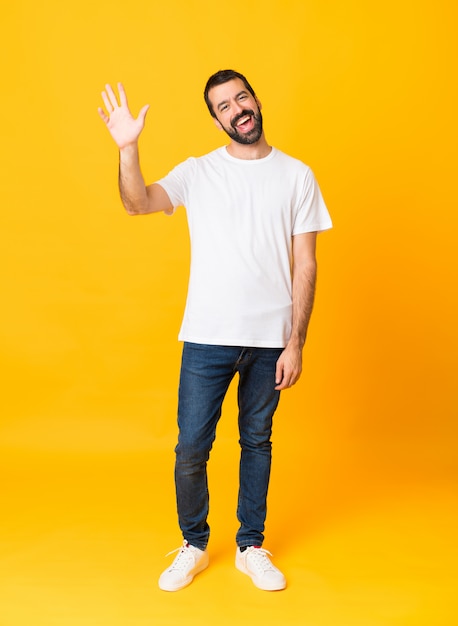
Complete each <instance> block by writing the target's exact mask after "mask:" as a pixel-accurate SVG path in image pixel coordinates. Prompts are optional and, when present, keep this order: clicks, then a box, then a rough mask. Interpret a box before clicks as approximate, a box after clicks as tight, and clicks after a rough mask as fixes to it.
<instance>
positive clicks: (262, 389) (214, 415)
mask: <svg viewBox="0 0 458 626" xmlns="http://www.w3.org/2000/svg"><path fill="white" fill-rule="evenodd" d="M282 351H283V349H282V348H243V347H232V346H213V345H202V344H194V343H185V344H184V347H183V357H182V364H181V376H180V387H179V398H178V427H179V436H178V444H177V446H176V448H175V453H176V464H175V484H176V495H177V508H178V521H179V524H180V528H181V531H182V533H183V537H184V539H185V540H186V541H188V542H189V543H190V544H191V545H193V546H195V547H197V548H200V549H201V550H204V549H205V548H206V546H207V543H208V538H209V534H210V528H209V525H208V522H207V516H208V505H209V495H208V483H207V461H208V459H209V456H210V450H211V448H212V445H213V442H214V439H215V435H216V426H217V423H218V420H219V418H220V417H221V405H222V402H223V400H224V397H225V395H226V392H227V390H228V387H229V384H230V382H231V380H232V379H233V378H234V376H235V374H236V373H238V374H239V385H238V406H239V418H238V424H239V433H240V440H239V443H240V447H241V456H240V477H239V496H238V505H237V518H238V520H239V522H240V527H239V530H238V532H237V536H236V542H237V545H238V546H240V547H243V546H250V545H257V546H261V545H262V542H263V540H264V535H263V531H264V522H265V518H266V500H267V490H268V485H269V477H270V466H271V448H272V444H271V440H270V439H271V434H272V417H273V414H274V412H275V409H276V408H277V405H278V401H279V398H280V392H279V391H276V390H275V367H276V363H277V360H278V358H279V356H280V354H281V353H282ZM222 488H223V489H224V486H223V485H222Z"/></svg>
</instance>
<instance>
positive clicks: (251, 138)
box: [223, 109, 262, 145]
mask: <svg viewBox="0 0 458 626" xmlns="http://www.w3.org/2000/svg"><path fill="white" fill-rule="evenodd" d="M247 115H249V116H251V117H252V118H253V120H254V126H253V128H252V129H251V130H250V131H249V132H248V133H240V132H239V130H238V128H237V122H238V121H239V120H241V119H242V117H246V116H247ZM223 129H224V131H225V132H226V134H227V135H229V137H230V138H231V139H233V140H234V141H236V142H237V143H241V144H244V145H251V144H253V143H256V142H257V141H259V139H260V138H261V135H262V114H261V111H259V110H258V112H257V113H255V112H254V111H252V110H251V109H245V110H244V111H242V112H241V113H239V114H238V115H236V116H235V117H234V119H232V120H231V126H230V128H226V126H223Z"/></svg>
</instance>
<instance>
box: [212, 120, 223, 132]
mask: <svg viewBox="0 0 458 626" xmlns="http://www.w3.org/2000/svg"><path fill="white" fill-rule="evenodd" d="M213 121H214V122H215V126H216V128H217V129H218V130H223V127H222V126H221V124H220V123H219V121H218V119H217V118H216V117H214V118H213Z"/></svg>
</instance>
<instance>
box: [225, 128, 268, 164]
mask: <svg viewBox="0 0 458 626" xmlns="http://www.w3.org/2000/svg"><path fill="white" fill-rule="evenodd" d="M271 150H272V147H271V146H269V144H268V143H267V141H266V138H265V137H264V133H263V134H262V136H261V138H260V139H259V141H257V142H256V143H252V144H248V145H246V144H243V143H238V142H237V141H233V140H232V141H231V143H230V144H229V145H228V146H227V151H228V152H229V154H230V155H231V156H232V157H234V158H235V159H245V160H255V159H263V158H264V157H266V156H267V155H268V154H270V152H271Z"/></svg>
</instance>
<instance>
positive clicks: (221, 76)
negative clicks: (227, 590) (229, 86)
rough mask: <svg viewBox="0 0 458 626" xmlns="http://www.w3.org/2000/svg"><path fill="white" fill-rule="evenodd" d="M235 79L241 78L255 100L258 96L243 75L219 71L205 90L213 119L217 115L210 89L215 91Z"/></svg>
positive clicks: (211, 77) (229, 71) (206, 100)
mask: <svg viewBox="0 0 458 626" xmlns="http://www.w3.org/2000/svg"><path fill="white" fill-rule="evenodd" d="M234 78H240V80H241V81H242V82H243V84H244V85H245V87H246V88H247V89H248V91H249V92H250V93H251V95H252V96H253V97H254V98H256V94H255V93H254V89H253V87H252V86H251V85H250V83H249V82H248V81H247V79H246V78H245V76H244V75H243V74H239V72H236V71H234V70H219V72H216V74H213V75H212V76H210V78H209V79H208V81H207V84H206V85H205V90H204V98H205V102H206V104H207V107H208V110H209V111H210V115H211V116H212V117H216V113H215V112H214V110H213V107H212V104H211V102H210V99H209V97H208V92H209V91H210V89H213V87H216V86H217V85H222V84H224V83H228V82H229V81H230V80H234Z"/></svg>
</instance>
